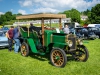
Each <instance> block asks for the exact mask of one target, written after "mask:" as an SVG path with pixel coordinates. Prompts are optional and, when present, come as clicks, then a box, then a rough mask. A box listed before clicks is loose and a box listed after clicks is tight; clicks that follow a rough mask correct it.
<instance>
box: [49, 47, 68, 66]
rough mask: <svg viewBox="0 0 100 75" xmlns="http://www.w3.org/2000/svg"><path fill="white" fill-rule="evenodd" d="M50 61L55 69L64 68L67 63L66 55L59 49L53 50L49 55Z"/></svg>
mask: <svg viewBox="0 0 100 75" xmlns="http://www.w3.org/2000/svg"><path fill="white" fill-rule="evenodd" d="M50 61H51V63H52V65H54V66H56V67H64V66H65V65H66V62H67V56H66V53H65V52H64V50H62V49H60V48H54V49H52V51H51V53H50Z"/></svg>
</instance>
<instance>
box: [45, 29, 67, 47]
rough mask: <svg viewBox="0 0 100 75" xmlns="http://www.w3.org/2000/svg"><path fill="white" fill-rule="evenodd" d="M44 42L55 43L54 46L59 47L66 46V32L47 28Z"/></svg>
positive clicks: (47, 44)
mask: <svg viewBox="0 0 100 75" xmlns="http://www.w3.org/2000/svg"><path fill="white" fill-rule="evenodd" d="M44 39H45V40H44V44H45V46H46V47H47V46H49V45H50V44H51V43H52V44H53V47H58V48H64V46H65V45H67V44H66V42H65V39H66V34H64V33H63V32H62V31H60V33H57V32H56V31H55V30H45V31H44Z"/></svg>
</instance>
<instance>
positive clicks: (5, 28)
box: [1, 27, 9, 33]
mask: <svg viewBox="0 0 100 75" xmlns="http://www.w3.org/2000/svg"><path fill="white" fill-rule="evenodd" d="M1 30H2V31H3V32H4V33H6V32H7V31H8V30H9V28H8V27H2V28H1Z"/></svg>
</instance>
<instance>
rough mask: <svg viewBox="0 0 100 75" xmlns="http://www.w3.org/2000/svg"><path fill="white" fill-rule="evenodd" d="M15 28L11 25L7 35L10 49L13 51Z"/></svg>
mask: <svg viewBox="0 0 100 75" xmlns="http://www.w3.org/2000/svg"><path fill="white" fill-rule="evenodd" d="M13 29H14V27H13V26H11V28H10V29H9V30H8V31H7V33H6V34H7V37H8V43H9V47H8V51H12V46H13Z"/></svg>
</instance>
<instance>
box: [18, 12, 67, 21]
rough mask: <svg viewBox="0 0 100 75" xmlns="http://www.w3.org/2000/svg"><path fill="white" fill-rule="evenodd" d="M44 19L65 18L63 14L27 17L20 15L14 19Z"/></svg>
mask: <svg viewBox="0 0 100 75" xmlns="http://www.w3.org/2000/svg"><path fill="white" fill-rule="evenodd" d="M42 18H44V19H60V18H66V15H65V14H46V13H43V14H29V15H20V16H17V17H16V19H19V20H20V19H38V20H41V19H42Z"/></svg>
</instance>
